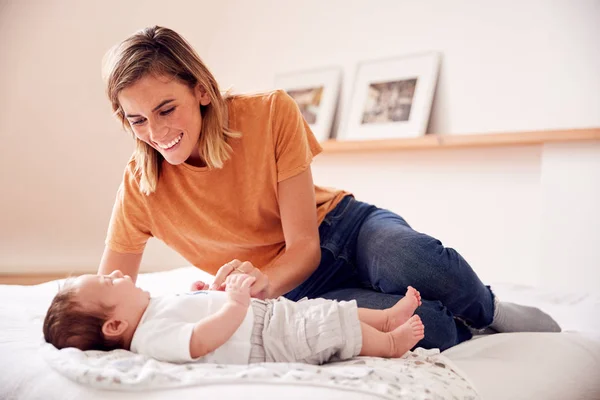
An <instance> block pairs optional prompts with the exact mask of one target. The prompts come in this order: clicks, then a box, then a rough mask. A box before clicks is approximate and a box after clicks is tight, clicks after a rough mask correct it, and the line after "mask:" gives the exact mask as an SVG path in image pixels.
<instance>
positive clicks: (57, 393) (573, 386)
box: [0, 267, 600, 400]
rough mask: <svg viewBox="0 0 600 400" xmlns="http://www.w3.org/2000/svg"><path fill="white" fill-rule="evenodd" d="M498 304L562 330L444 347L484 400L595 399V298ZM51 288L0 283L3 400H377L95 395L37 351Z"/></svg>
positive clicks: (524, 292)
mask: <svg viewBox="0 0 600 400" xmlns="http://www.w3.org/2000/svg"><path fill="white" fill-rule="evenodd" d="M203 278H204V280H206V281H210V279H211V277H210V276H207V275H206V274H204V273H202V272H201V271H198V270H197V269H195V268H191V267H190V268H180V269H176V270H172V271H168V272H160V273H153V274H142V275H140V278H139V281H138V282H139V284H140V285H141V286H143V287H144V288H147V289H148V290H150V292H151V293H152V294H153V295H159V294H163V293H170V292H176V291H185V290H188V288H189V286H190V283H191V282H192V281H193V280H196V279H203ZM493 288H494V290H495V292H496V293H497V294H498V295H499V296H500V298H502V299H503V300H509V301H516V302H521V303H524V304H532V305H537V306H539V307H541V308H542V309H544V310H545V311H546V312H549V313H550V314H551V315H553V316H554V317H555V318H556V319H557V320H558V322H559V323H560V324H561V325H562V326H563V328H564V329H565V330H566V331H568V332H565V333H561V334H533V333H525V334H498V335H491V336H486V337H478V338H476V339H474V340H471V341H468V342H465V343H463V344H461V345H459V346H456V347H454V348H452V349H449V350H448V351H446V352H445V353H444V354H445V355H446V356H447V357H449V358H450V359H451V360H452V361H454V363H455V364H456V366H457V367H459V368H460V369H461V370H462V371H463V372H464V373H466V375H467V376H468V377H469V378H470V380H471V382H472V383H473V384H474V385H475V387H476V388H477V389H478V391H479V393H480V394H481V396H482V398H483V399H549V400H552V399H600V379H598V377H600V312H599V310H600V295H590V294H581V293H557V292H552V291H548V290H539V289H533V288H529V287H523V286H514V285H497V286H493ZM56 289H57V283H56V282H48V283H45V284H42V285H37V286H5V285H0V398H1V399H61V400H70V399H82V398H85V399H92V400H95V399H144V400H154V399H159V398H160V399H163V398H171V397H175V396H176V397H177V398H178V399H194V400H196V399H198V398H202V397H206V396H209V397H210V396H214V397H217V398H225V399H228V398H236V397H243V398H244V399H247V400H253V399H256V400H259V399H260V400H271V399H273V400H274V399H278V400H279V399H286V400H296V399H306V398H309V397H310V398H311V399H312V400H319V399H344V400H355V399H356V400H357V399H369V398H372V399H375V398H377V397H375V396H366V395H365V394H364V393H356V392H351V391H344V390H338V389H333V388H326V387H320V388H316V387H309V386H302V385H293V387H290V386H288V385H265V384H252V385H233V386H230V385H228V386H225V385H211V386H202V387H200V386H198V387H188V388H182V389H169V390H162V391H155V392H141V393H140V392H137V393H136V392H128V393H125V392H119V393H117V392H108V391H98V390H94V389H91V388H88V387H86V386H81V385H79V384H76V383H74V382H71V381H69V380H68V379H67V378H65V377H63V376H61V375H59V374H58V373H57V372H55V371H54V370H53V369H51V368H50V367H49V366H48V365H47V364H46V362H45V361H44V360H43V359H42V358H41V356H40V354H39V352H38V349H39V343H40V338H41V323H42V320H43V317H44V313H45V311H46V308H47V306H48V304H49V302H50V300H51V298H52V296H54V294H55V293H56Z"/></svg>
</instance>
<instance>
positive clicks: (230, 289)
mask: <svg viewBox="0 0 600 400" xmlns="http://www.w3.org/2000/svg"><path fill="white" fill-rule="evenodd" d="M254 280H255V278H254V277H253V276H249V275H241V274H235V275H230V276H228V277H227V281H226V282H225V284H226V289H225V291H226V292H227V294H228V295H229V296H228V299H229V301H228V302H227V303H226V304H225V305H224V306H223V307H222V308H221V309H220V310H219V311H218V312H216V313H215V314H213V315H211V316H209V317H206V318H204V319H202V320H201V321H198V322H197V323H196V325H195V326H194V330H193V331H192V339H191V340H190V355H191V356H192V358H197V357H202V356H204V355H206V354H208V353H210V352H212V351H215V350H216V349H218V348H219V347H221V346H222V345H223V344H225V342H227V341H228V340H229V339H230V338H231V336H233V334H234V333H235V331H237V329H238V328H239V327H240V325H241V324H242V322H243V321H244V318H246V313H247V312H248V306H249V305H250V286H252V284H253V283H254Z"/></svg>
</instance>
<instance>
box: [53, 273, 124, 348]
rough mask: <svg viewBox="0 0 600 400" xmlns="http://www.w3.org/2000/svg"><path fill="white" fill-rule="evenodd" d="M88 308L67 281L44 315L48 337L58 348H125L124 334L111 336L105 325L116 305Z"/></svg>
mask: <svg viewBox="0 0 600 400" xmlns="http://www.w3.org/2000/svg"><path fill="white" fill-rule="evenodd" d="M88 308H89V309H86V308H85V307H84V306H83V305H82V304H81V302H79V301H77V299H76V291H75V289H73V288H69V287H68V284H65V285H64V286H63V287H62V288H61V289H60V290H59V291H58V293H57V294H56V296H54V298H53V299H52V303H50V307H49V308H48V312H47V313H46V318H45V319H44V338H45V339H46V342H48V343H50V344H52V345H53V346H54V347H56V348H57V349H62V348H65V347H76V348H78V349H80V350H105V351H109V350H114V349H122V348H124V343H123V339H122V338H117V339H109V338H107V337H105V336H104V334H103V333H102V325H104V322H106V321H107V320H108V318H109V317H110V314H111V312H112V309H110V308H109V307H105V306H102V305H95V306H93V307H88Z"/></svg>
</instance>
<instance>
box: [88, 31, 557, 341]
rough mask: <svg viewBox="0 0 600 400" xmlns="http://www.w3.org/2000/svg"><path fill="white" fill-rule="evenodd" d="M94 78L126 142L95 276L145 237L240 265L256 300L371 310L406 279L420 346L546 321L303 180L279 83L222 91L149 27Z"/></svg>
mask: <svg viewBox="0 0 600 400" xmlns="http://www.w3.org/2000/svg"><path fill="white" fill-rule="evenodd" d="M104 76H105V80H106V83H107V92H108V97H109V99H110V101H111V103H112V108H113V110H114V112H115V114H116V116H117V117H118V118H119V120H120V121H121V123H122V124H123V127H124V128H125V130H127V131H130V132H132V134H133V136H134V140H135V143H136V149H135V152H134V155H133V157H132V158H131V160H130V161H129V163H128V165H127V167H126V169H125V175H124V178H123V183H122V185H121V186H120V188H119V191H118V193H117V199H116V201H115V205H114V209H113V213H112V217H111V221H110V224H109V229H108V235H107V239H106V248H105V251H104V254H103V257H102V261H101V264H100V268H99V273H102V274H108V273H110V272H112V271H114V270H116V269H121V270H122V271H123V272H124V273H126V274H128V275H130V276H131V277H132V278H133V279H135V278H136V277H137V273H138V270H139V265H140V261H141V259H142V253H143V251H144V246H145V244H146V241H147V240H148V238H150V237H152V236H153V237H156V238H158V239H161V240H163V241H164V242H165V243H166V244H167V245H169V246H170V247H171V248H173V249H174V250H176V251H177V252H179V253H180V254H181V255H182V256H184V257H185V258H186V259H187V260H188V261H190V262H191V263H192V264H194V265H195V266H197V267H198V268H200V269H202V270H204V271H206V272H209V273H212V274H216V279H215V283H214V285H213V287H212V288H213V289H219V288H220V286H221V284H222V283H223V282H224V281H225V278H226V277H227V276H228V275H229V274H231V273H247V274H250V275H252V276H254V277H255V278H256V283H255V284H254V286H253V291H252V295H253V296H255V297H259V298H265V297H266V298H273V297H277V296H280V295H284V296H285V297H287V298H289V299H291V300H299V299H301V298H303V297H310V298H312V297H323V298H329V299H338V300H350V299H356V300H357V302H358V305H359V306H360V307H368V308H379V309H383V308H389V307H391V306H392V305H394V304H395V303H396V302H397V301H398V300H399V299H400V298H401V297H402V295H401V293H405V292H406V288H407V287H408V286H409V285H411V286H413V287H415V288H416V289H417V290H419V291H420V292H421V294H422V296H423V299H424V300H423V305H422V306H421V307H420V308H419V309H418V311H417V314H419V316H420V317H421V319H422V320H423V323H424V325H425V326H426V327H427V329H426V331H427V334H426V336H425V338H424V339H423V340H422V341H421V342H420V343H419V346H422V347H426V348H432V347H438V348H440V349H442V350H443V349H446V348H448V347H450V346H453V345H455V344H458V343H460V342H462V341H464V340H467V339H469V338H471V329H476V330H479V329H484V328H487V327H489V326H491V327H492V328H493V329H495V330H498V331H515V330H557V329H559V328H558V326H557V325H556V324H555V323H554V321H553V320H552V319H551V318H550V317H548V316H547V315H545V314H543V313H542V312H541V311H539V310H537V309H530V308H525V307H521V306H516V305H508V304H505V303H501V302H498V301H497V300H495V299H494V295H493V294H492V292H491V291H490V289H489V287H486V286H485V285H483V284H482V283H481V281H480V280H479V278H478V277H477V275H476V274H475V272H474V271H473V270H472V269H471V267H470V266H469V264H467V262H466V261H465V260H464V259H463V258H462V257H461V256H460V255H459V254H458V253H457V252H456V251H455V250H453V249H450V248H446V247H444V246H443V245H442V244H441V242H440V241H438V240H436V239H433V238H431V237H429V236H427V235H425V234H422V233H419V232H416V231H414V230H413V229H411V227H410V226H409V225H408V224H407V223H406V221H405V220H404V219H402V218H401V217H400V216H398V215H396V214H394V213H392V212H390V211H387V210H383V209H379V208H377V207H375V206H372V205H369V204H366V203H362V202H359V201H357V200H355V199H354V198H353V196H352V195H351V194H350V193H347V192H345V191H342V190H335V189H328V188H322V187H318V186H315V185H314V184H313V181H312V176H311V170H310V163H311V160H312V158H313V156H315V155H316V154H318V153H319V152H320V151H321V148H320V146H319V144H318V142H317V141H316V140H315V138H314V136H313V134H312V132H311V131H310V129H309V127H308V125H307V124H306V123H305V121H304V120H303V118H302V115H301V113H300V111H299V110H298V107H297V105H296V104H295V103H294V101H293V100H292V99H291V98H290V97H289V96H288V95H287V94H285V92H283V91H274V92H270V93H262V94H255V95H243V96H227V95H226V96H225V97H223V96H222V95H221V94H220V91H219V87H218V85H217V82H216V81H215V79H214V77H213V76H212V74H211V73H210V72H209V70H208V69H207V68H206V66H205V65H204V64H203V63H202V61H201V60H200V58H199V57H198V55H197V54H196V53H195V52H194V50H193V49H192V48H191V46H190V45H189V44H188V43H187V42H186V41H185V40H184V39H183V38H182V37H181V36H179V35H178V34H177V33H175V32H173V31H171V30H169V29H166V28H162V27H153V28H147V29H144V30H143V31H141V32H138V33H136V34H134V35H133V36H131V37H129V38H128V39H126V40H125V41H123V42H122V43H120V44H119V45H117V46H116V47H115V48H114V49H113V50H112V51H111V52H109V54H108V58H107V60H106V63H105V69H104ZM315 205H316V207H315ZM315 211H316V212H315ZM232 259H234V260H233V261H231V260H232ZM239 260H241V261H239ZM199 287H201V288H204V285H203V284H200V286H199ZM524 317H525V318H524ZM470 328H471V329H470Z"/></svg>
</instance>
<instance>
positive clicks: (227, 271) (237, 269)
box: [210, 260, 269, 300]
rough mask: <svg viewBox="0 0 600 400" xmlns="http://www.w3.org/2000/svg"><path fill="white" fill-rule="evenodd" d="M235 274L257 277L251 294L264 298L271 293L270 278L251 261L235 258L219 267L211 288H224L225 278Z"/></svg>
mask: <svg viewBox="0 0 600 400" xmlns="http://www.w3.org/2000/svg"><path fill="white" fill-rule="evenodd" d="M233 274H246V275H250V276H252V277H254V278H255V281H254V284H253V285H252V286H251V288H250V296H252V297H254V298H257V299H261V300H264V299H266V298H267V297H268V295H269V278H268V277H267V276H266V275H265V274H263V273H262V272H260V270H259V269H258V268H256V267H254V265H252V263H251V262H249V261H245V262H241V261H240V260H233V261H230V262H228V263H227V264H225V265H223V266H222V267H221V268H219V271H218V272H217V275H216V276H215V281H214V282H213V284H212V285H210V289H211V290H223V289H224V287H225V280H226V279H227V277H228V276H230V275H233Z"/></svg>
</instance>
